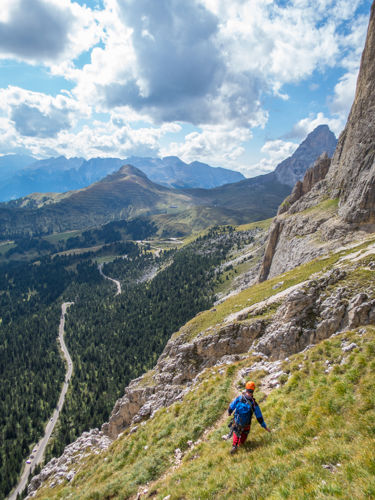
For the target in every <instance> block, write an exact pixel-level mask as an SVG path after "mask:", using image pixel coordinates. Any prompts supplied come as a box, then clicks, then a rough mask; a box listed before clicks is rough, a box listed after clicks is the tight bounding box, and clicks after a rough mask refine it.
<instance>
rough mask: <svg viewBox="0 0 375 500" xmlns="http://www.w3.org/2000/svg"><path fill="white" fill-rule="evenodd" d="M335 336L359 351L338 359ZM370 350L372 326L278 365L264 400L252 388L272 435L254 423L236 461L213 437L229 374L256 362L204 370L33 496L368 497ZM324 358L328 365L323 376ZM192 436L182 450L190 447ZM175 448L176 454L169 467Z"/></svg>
mask: <svg viewBox="0 0 375 500" xmlns="http://www.w3.org/2000/svg"><path fill="white" fill-rule="evenodd" d="M343 340H345V341H346V342H355V343H356V344H357V346H358V347H357V348H356V349H354V350H353V351H351V352H350V353H344V352H343V351H342V341H343ZM374 354H375V328H374V327H367V329H366V331H365V333H361V332H360V331H357V330H356V331H354V332H345V333H343V334H341V335H339V336H336V337H333V338H331V339H329V340H325V341H324V342H322V343H320V344H318V345H317V346H315V347H313V348H311V349H310V350H309V351H307V352H305V353H299V354H297V355H294V356H292V357H291V358H290V359H289V361H285V362H284V363H283V369H284V371H285V372H286V373H287V374H288V375H287V376H285V377H284V379H283V381H284V383H283V384H282V385H281V387H280V388H278V389H275V390H274V391H273V392H272V393H271V394H270V395H269V396H268V397H267V398H265V397H264V395H262V393H261V392H260V390H259V389H258V391H257V395H258V400H259V401H261V408H262V412H263V415H264V417H265V420H266V422H267V424H268V426H269V427H270V428H271V429H272V431H273V432H272V434H267V433H265V432H264V430H263V429H261V427H260V426H259V425H258V424H257V423H256V422H254V423H253V427H252V430H251V434H250V438H249V440H248V442H247V443H246V445H245V446H244V447H243V448H240V450H239V452H238V453H237V454H236V455H235V456H231V455H230V454H229V450H230V443H228V442H224V441H222V439H221V436H222V435H223V434H224V433H226V432H227V427H226V423H227V419H226V418H221V417H222V416H223V415H224V414H225V409H226V407H227V405H228V403H229V401H230V400H231V398H232V397H233V396H234V395H235V394H236V392H234V391H233V386H232V385H231V384H232V383H233V381H234V377H235V374H236V372H237V370H238V369H239V368H242V367H244V366H251V364H252V363H253V362H254V358H251V357H249V358H248V359H247V360H243V361H241V362H238V363H235V364H233V365H230V366H229V367H227V368H226V372H225V373H224V374H222V375H220V374H219V373H218V371H217V369H208V370H206V372H205V373H204V374H203V376H202V377H201V383H200V384H199V385H198V386H197V387H196V388H195V389H194V390H193V391H191V392H190V393H189V394H188V395H187V396H186V397H185V398H184V400H183V401H182V402H179V403H175V404H174V405H172V406H171V407H170V408H168V409H165V408H164V409H161V410H159V411H158V412H157V413H156V415H155V416H154V418H153V419H151V420H149V421H148V422H147V424H146V425H145V426H142V425H141V426H139V429H138V431H137V432H136V433H134V434H129V433H128V432H125V433H124V434H123V436H121V437H120V438H119V439H118V440H116V441H115V442H114V443H113V445H112V446H111V448H110V449H109V450H108V451H107V452H105V453H103V454H101V455H100V456H94V457H91V458H89V459H88V460H87V462H86V464H85V466H84V467H82V468H81V471H80V472H79V473H78V474H77V476H76V477H75V479H74V480H73V481H72V483H71V484H64V485H61V486H58V487H56V488H54V489H46V488H44V489H43V490H41V491H40V492H39V494H38V495H37V496H36V498H41V499H42V498H43V499H46V498H71V499H77V500H78V499H85V500H89V499H90V500H91V499H126V498H131V497H132V496H135V495H136V493H137V491H138V489H139V487H140V486H141V485H147V488H148V489H149V493H148V498H150V497H152V498H155V499H158V500H162V499H163V498H165V497H166V496H168V495H171V497H170V498H171V500H177V499H197V500H198V499H233V498H236V499H272V500H273V499H292V500H296V499H297V500H298V499H317V498H321V499H323V498H343V499H348V500H349V499H350V500H353V499H358V500H359V499H364V498H373V497H374V495H375V391H374V384H373V380H374V375H375V361H374ZM343 359H345V360H346V363H341V361H342V360H343ZM326 360H329V361H330V363H331V365H332V367H333V368H332V370H331V371H330V372H329V373H326V367H327V365H326ZM261 377H262V372H257V373H255V374H254V375H253V378H254V379H255V381H256V383H257V385H258V384H259V383H260V380H261ZM259 396H260V397H259ZM205 430H208V433H206V434H203V432H204V431H205ZM197 439H200V440H201V441H200V442H199V443H197V444H196V445H195V446H194V447H193V448H191V449H190V448H189V446H188V444H187V443H188V441H189V440H193V441H196V440H197ZM176 448H180V449H181V450H182V451H183V452H184V458H183V462H182V465H181V466H180V467H177V468H176V469H174V468H173V467H172V466H173V465H174V450H175V449H176ZM324 466H327V467H328V468H326V467H324ZM166 472H168V473H166ZM146 498H147V497H146Z"/></svg>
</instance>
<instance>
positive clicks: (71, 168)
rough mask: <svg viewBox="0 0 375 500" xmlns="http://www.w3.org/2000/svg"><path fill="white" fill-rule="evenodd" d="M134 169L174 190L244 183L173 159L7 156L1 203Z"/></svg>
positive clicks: (1, 167) (0, 176) (0, 174)
mask: <svg viewBox="0 0 375 500" xmlns="http://www.w3.org/2000/svg"><path fill="white" fill-rule="evenodd" d="M129 164H131V165H134V166H135V167H137V168H139V169H140V170H141V171H142V172H144V173H145V174H146V175H147V176H148V177H149V179H150V180H152V181H153V182H156V183H158V184H161V185H163V186H167V187H174V188H199V187H200V188H208V189H209V188H213V187H216V186H221V185H222V184H227V183H230V182H238V181H240V180H242V179H244V176H243V175H242V174H241V173H240V172H235V171H233V170H228V169H225V168H221V167H210V166H209V165H206V164H205V163H200V162H193V163H190V164H187V163H184V162H183V161H182V160H180V159H179V158H177V157H175V156H168V157H166V158H162V159H161V158H141V157H137V156H132V157H131V158H127V159H120V158H92V159H90V160H85V159H84V158H69V159H68V158H65V157H64V156H60V157H58V158H48V159H46V160H35V159H34V158H31V157H25V156H19V155H7V156H3V157H0V180H2V181H3V182H2V185H1V186H0V201H8V200H11V199H17V198H21V197H22V196H27V195H29V194H30V193H51V192H52V193H63V192H66V191H73V190H76V189H81V188H84V187H87V186H89V185H90V184H92V183H94V182H97V181H99V180H100V179H103V178H104V177H105V176H106V175H108V174H111V173H113V172H115V171H117V170H118V169H119V168H121V167H122V166H123V165H129Z"/></svg>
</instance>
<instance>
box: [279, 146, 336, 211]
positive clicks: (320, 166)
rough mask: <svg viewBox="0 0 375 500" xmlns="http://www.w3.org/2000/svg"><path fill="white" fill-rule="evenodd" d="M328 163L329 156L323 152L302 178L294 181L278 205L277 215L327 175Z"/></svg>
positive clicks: (329, 161) (329, 162)
mask: <svg viewBox="0 0 375 500" xmlns="http://www.w3.org/2000/svg"><path fill="white" fill-rule="evenodd" d="M330 165H331V158H329V157H328V155H327V153H323V154H322V155H321V156H320V157H319V158H318V159H317V161H316V162H315V164H314V165H313V166H312V167H311V168H309V169H308V170H307V171H306V173H305V176H304V178H303V180H302V181H297V182H296V184H295V186H294V188H293V191H292V192H291V194H290V195H289V196H288V198H286V200H285V201H284V203H282V205H280V208H279V211H278V215H281V214H282V213H284V212H286V211H287V210H288V209H289V208H290V206H291V205H293V204H294V203H295V202H296V201H298V200H299V199H300V198H302V196H304V195H305V194H307V193H308V192H310V191H311V190H312V188H313V187H314V186H315V185H316V184H317V183H318V182H320V181H322V180H323V179H324V178H325V176H326V175H327V173H328V170H329V167H330Z"/></svg>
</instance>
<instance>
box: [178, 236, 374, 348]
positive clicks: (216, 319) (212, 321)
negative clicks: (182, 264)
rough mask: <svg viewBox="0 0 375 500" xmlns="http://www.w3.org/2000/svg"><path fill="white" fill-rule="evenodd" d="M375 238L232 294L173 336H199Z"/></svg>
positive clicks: (327, 266)
mask: <svg viewBox="0 0 375 500" xmlns="http://www.w3.org/2000/svg"><path fill="white" fill-rule="evenodd" d="M374 241H375V240H374V239H369V240H368V241H366V242H364V243H361V244H359V245H358V246H356V247H354V248H352V249H348V250H342V251H339V252H337V253H335V254H332V255H329V256H327V257H323V258H317V259H315V260H313V261H311V262H308V263H306V264H302V265H300V266H298V267H296V268H294V269H292V270H291V271H288V272H286V273H283V274H281V275H279V276H276V277H274V278H271V279H269V280H267V281H264V282H262V283H258V284H256V285H253V286H252V287H250V288H248V289H246V290H244V291H242V292H240V293H239V294H237V295H235V296H233V297H230V298H229V299H227V300H226V301H225V302H223V303H221V304H219V305H217V306H215V308H212V309H209V310H207V311H203V312H201V313H200V314H198V315H197V316H195V317H194V318H193V319H192V320H191V321H189V322H188V323H186V325H184V326H183V327H182V328H181V329H180V331H179V332H177V333H175V334H174V336H178V335H181V334H184V335H185V336H186V338H187V339H190V340H192V339H193V338H194V337H196V335H198V333H200V332H201V331H203V330H206V329H207V328H208V327H210V326H214V325H217V324H220V323H222V322H223V321H224V319H225V318H226V317H227V316H229V314H232V313H235V312H237V311H241V310H242V309H244V308H245V307H249V306H251V305H253V304H255V303H257V302H260V301H262V300H265V299H267V298H269V297H271V296H273V295H276V294H277V293H279V292H281V291H283V290H285V289H287V288H289V287H291V286H293V285H296V284H298V283H302V282H303V281H305V280H307V279H308V278H310V277H311V276H313V275H315V274H316V273H319V272H324V271H328V270H329V269H333V268H334V267H335V264H336V263H337V262H338V261H339V259H340V258H341V257H343V256H345V255H348V254H350V253H352V252H355V251H358V250H361V249H365V248H367V247H368V246H369V245H370V244H372V243H374ZM280 282H283V283H282V285H281V286H279V287H278V288H276V289H274V288H273V287H274V286H275V285H276V284H277V283H280Z"/></svg>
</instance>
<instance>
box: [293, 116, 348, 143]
mask: <svg viewBox="0 0 375 500" xmlns="http://www.w3.org/2000/svg"><path fill="white" fill-rule="evenodd" d="M345 123H346V118H344V117H341V116H339V117H336V118H328V117H326V116H325V115H324V113H317V114H316V115H314V114H311V115H309V116H308V117H306V118H303V119H302V120H300V121H299V122H298V123H297V124H296V125H294V127H293V129H292V130H291V132H289V133H288V134H286V136H287V137H290V138H297V139H302V138H305V137H306V136H307V135H308V134H309V133H310V132H312V131H313V130H314V129H315V128H316V127H318V126H319V125H328V127H329V128H330V129H331V130H332V132H333V133H334V134H335V135H336V137H338V136H339V134H340V132H341V131H342V129H343V128H344V126H345Z"/></svg>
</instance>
